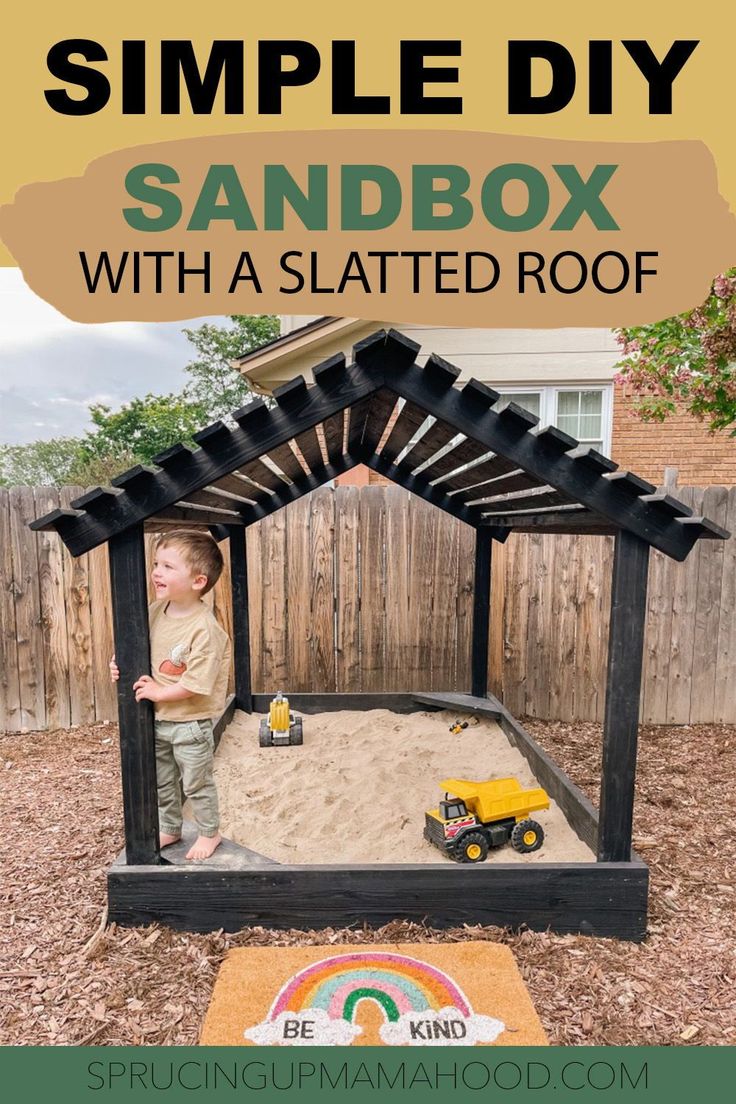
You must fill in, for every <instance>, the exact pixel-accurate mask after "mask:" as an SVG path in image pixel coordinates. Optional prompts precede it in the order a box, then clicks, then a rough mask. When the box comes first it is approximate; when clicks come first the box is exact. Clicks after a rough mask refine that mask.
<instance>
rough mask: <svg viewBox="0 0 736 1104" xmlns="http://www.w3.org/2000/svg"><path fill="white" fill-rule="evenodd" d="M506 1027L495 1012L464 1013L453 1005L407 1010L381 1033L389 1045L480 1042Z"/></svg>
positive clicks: (439, 1044) (387, 1024) (449, 1044)
mask: <svg viewBox="0 0 736 1104" xmlns="http://www.w3.org/2000/svg"><path fill="white" fill-rule="evenodd" d="M505 1030H506V1025H505V1024H504V1023H502V1022H501V1021H500V1020H496V1019H494V1018H493V1016H483V1015H480V1014H478V1013H475V1012H471V1014H470V1015H469V1016H464V1015H463V1014H462V1012H459V1011H458V1009H457V1008H451V1007H450V1008H440V1009H439V1011H437V1012H433V1011H431V1010H429V1009H427V1011H426V1012H404V1013H403V1014H402V1015H401V1016H399V1018H398V1020H396V1021H395V1022H394V1023H385V1024H383V1025H382V1026H381V1031H380V1035H381V1039H382V1040H383V1042H384V1043H385V1044H386V1046H476V1045H477V1044H478V1043H492V1042H494V1041H495V1040H496V1039H497V1038H498V1036H499V1035H500V1034H501V1032H502V1031H505Z"/></svg>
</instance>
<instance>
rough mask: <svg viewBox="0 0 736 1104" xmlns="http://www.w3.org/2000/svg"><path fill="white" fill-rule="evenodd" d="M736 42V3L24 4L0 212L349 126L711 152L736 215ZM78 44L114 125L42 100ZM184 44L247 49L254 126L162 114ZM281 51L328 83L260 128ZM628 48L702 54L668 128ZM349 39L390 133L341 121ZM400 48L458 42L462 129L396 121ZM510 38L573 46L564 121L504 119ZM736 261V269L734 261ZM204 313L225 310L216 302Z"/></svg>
mask: <svg viewBox="0 0 736 1104" xmlns="http://www.w3.org/2000/svg"><path fill="white" fill-rule="evenodd" d="M735 30H736V11H735V10H734V9H733V8H732V7H731V6H730V5H697V6H696V5H693V4H692V3H683V2H682V0H670V2H665V0H649V2H648V3H647V4H641V2H640V0H621V2H619V3H618V4H617V5H615V6H613V5H606V6H603V5H601V6H597V7H596V6H591V5H590V4H589V3H587V2H574V3H571V2H561V3H556V4H554V5H551V4H549V3H548V2H547V0H544V2H543V0H528V2H527V3H526V4H524V5H523V6H520V5H510V4H508V3H503V4H501V3H484V4H469V5H464V6H461V7H458V6H457V5H454V6H450V5H447V4H446V3H436V2H433V0H421V2H420V0H405V3H403V4H402V5H397V4H396V3H395V0H372V2H371V4H370V5H369V6H366V7H357V8H356V7H346V6H345V5H344V4H342V3H338V2H336V0H321V2H320V3H318V4H313V5H306V4H304V3H303V0H299V2H296V0H280V3H279V4H278V5H270V6H263V7H257V6H255V5H252V6H248V7H247V8H244V6H243V5H242V3H241V2H240V0H221V2H220V3H219V4H218V5H217V6H216V8H215V9H212V8H211V7H208V6H201V5H196V6H195V5H183V4H181V2H180V0H177V3H174V2H173V0H161V2H160V3H158V4H155V5H152V4H150V2H148V0H147V2H145V3H143V2H142V0H128V2H127V3H126V4H125V5H105V6H103V5H99V4H97V3H91V2H89V0H87V2H80V0H68V2H67V3H65V4H64V5H63V6H62V5H58V6H57V5H50V4H48V5H43V6H39V5H33V6H30V5H26V6H17V7H14V8H13V10H12V11H11V12H10V13H5V15H4V35H3V41H2V45H0V50H2V65H0V97H1V99H0V102H1V103H2V104H3V116H4V118H3V130H4V135H5V157H4V158H3V159H2V161H0V202H4V203H7V202H10V201H12V199H13V197H14V195H15V193H16V191H17V190H18V189H19V188H20V187H21V186H22V185H24V184H28V183H30V182H33V181H44V180H46V181H50V180H55V179H59V178H65V177H75V176H81V174H82V173H83V172H84V170H85V168H86V166H87V165H88V164H89V163H90V162H91V161H92V160H94V159H95V158H96V157H99V156H100V155H102V154H104V153H106V152H109V151H113V150H119V149H122V148H126V147H131V146H135V145H137V144H140V143H145V142H158V141H163V140H167V139H176V138H184V137H192V136H198V135H215V134H228V133H231V132H232V131H233V130H234V129H240V130H247V131H252V132H265V131H280V130H302V129H307V128H310V129H326V130H329V129H335V128H336V127H345V128H354V129H358V130H362V131H365V130H371V129H374V128H377V127H390V128H391V129H394V130H399V131H401V130H417V129H422V130H430V131H432V130H436V129H450V130H454V131H457V132H463V131H487V132H496V133H505V134H509V135H514V134H515V135H529V136H544V137H548V138H557V139H578V140H595V141H605V142H609V141H618V142H621V141H635V142H640V141H662V140H677V139H700V140H702V141H703V142H704V143H705V144H706V145H707V146H708V148H709V149H710V150H711V152H712V154H713V157H714V159H715V165H716V170H717V174H718V187H719V190H720V193H721V195H722V196H723V197H724V198H725V200H726V202H727V203H729V204H730V206H731V208H732V209H734V208H736V143H734V141H733V121H732V112H731V106H730V104H731V96H730V94H729V91H728V84H729V74H730V73H731V71H732V56H731V55H732V44H733V39H734V33H733V32H734V31H735ZM72 36H80V37H87V38H92V39H95V40H97V41H99V42H101V43H103V44H104V46H105V47H106V49H107V50H108V54H109V61H108V62H107V63H106V65H105V66H104V68H105V70H106V72H107V74H108V76H109V77H110V80H111V82H112V85H113V96H112V99H111V101H110V103H109V104H108V106H107V107H106V108H105V109H104V110H103V111H102V112H100V113H99V114H97V115H94V116H90V117H82V118H67V117H63V116H60V115H58V114H56V113H55V112H53V111H51V110H50V109H49V107H48V105H47V104H46V102H45V99H44V97H43V90H44V89H45V88H48V87H51V86H54V85H55V84H58V82H57V81H55V80H54V79H53V78H50V76H49V74H48V72H47V70H46V60H45V59H46V52H47V50H48V48H49V47H50V46H51V45H52V44H53V43H54V42H56V41H58V40H60V39H62V38H67V37H72ZM172 37H174V38H190V39H192V41H193V42H194V45H195V47H196V48H197V49H198V50H199V51H201V56H202V57H205V56H206V54H207V50H208V48H209V44H210V43H211V41H212V39H213V38H217V37H220V38H242V39H244V41H245V43H246V55H245V56H246V81H245V83H246V115H245V116H244V118H243V119H242V120H240V119H234V118H233V117H228V116H225V115H224V114H223V113H222V110H221V105H220V104H218V107H217V109H216V111H215V113H214V114H213V115H211V116H192V115H187V114H184V115H182V116H179V117H172V116H161V115H160V114H159V113H158V111H157V106H156V104H157V94H156V83H157V77H158V66H157V57H156V49H155V46H156V44H157V43H158V41H159V40H160V39H161V38H172ZM279 37H294V38H304V39H307V40H309V41H311V42H314V43H315V44H316V45H317V46H318V47H319V48H320V49H321V50H322V54H323V58H324V62H323V69H322V73H321V74H320V76H319V78H318V79H317V81H316V82H315V83H314V84H313V85H311V86H309V87H307V88H300V89H290V90H286V92H285V96H284V113H283V114H282V115H281V116H279V117H259V116H258V115H257V114H255V88H256V72H255V46H256V43H257V40H258V39H259V38H279ZM626 37H635V38H645V39H647V40H648V41H649V42H650V44H651V46H652V48H653V49H654V50H655V52H656V53H657V54H658V56H662V55H663V54H664V52H665V51H666V50H667V48H668V47H669V45H670V44H671V42H672V41H673V39H675V38H697V39H699V40H700V45H699V46H698V48H697V49H696V50H695V52H694V54H693V55H692V56H691V58H690V59H689V61H688V62H687V64H686V66H685V68H684V69H683V70H682V72H681V74H680V75H679V77H678V78H677V80H676V82H675V87H674V110H673V114H672V115H671V116H649V115H648V113H647V89H646V85H645V82H644V80H643V78H642V77H641V75H640V74H639V73H638V71H637V70H636V68H635V66H634V65H633V63H632V62H631V60H630V59H629V58H628V55H626V53H625V51H624V50H623V47H621V46H620V45H619V41H620V39H621V38H626ZM123 38H128V39H145V40H146V41H147V42H148V43H149V47H150V49H149V61H150V66H149V74H148V76H149V92H150V94H149V106H148V113H147V114H146V115H145V116H127V117H123V116H122V115H121V114H120V82H119V73H120V46H119V44H120V41H121V40H122V39H123ZM341 38H347V39H355V40H357V44H358V85H359V87H358V90H359V92H362V93H365V94H370V93H373V94H390V95H391V97H392V114H391V115H390V116H388V117H386V118H380V119H378V118H375V117H370V116H368V117H365V116H341V117H339V118H336V117H335V116H333V115H332V113H331V104H330V83H329V75H330V66H329V43H330V42H331V41H332V40H333V39H341ZM402 38H427V39H433V38H453V39H455V38H459V39H461V40H462V43H463V47H462V57H461V58H460V59H458V60H457V61H455V60H450V59H445V60H442V61H439V62H438V64H440V65H449V64H458V65H459V67H460V83H459V90H460V92H461V93H462V96H463V101H464V106H463V114H462V115H461V116H440V115H427V116H423V117H416V116H407V117H402V116H401V115H399V114H398V102H397V101H398V84H399V73H398V56H399V42H400V40H401V39H402ZM510 38H551V39H555V40H557V41H559V42H562V43H564V44H565V45H566V46H567V47H568V49H569V50H570V51H571V52H572V53H573V55H574V56H575V58H576V61H577V63H578V76H579V90H578V94H577V95H576V97H575V98H574V100H573V102H572V103H571V104H570V105H569V106H568V107H567V108H565V109H564V111H562V112H560V113H557V114H555V115H544V116H534V117H532V116H513V117H510V116H508V115H507V114H506V79H507V73H506V49H507V46H506V44H507V41H508V39H510ZM605 38H607V39H612V40H613V41H614V58H613V69H614V101H613V102H614V113H613V114H612V115H611V116H592V117H591V116H589V115H588V113H587V98H586V84H587V61H586V51H587V43H588V41H589V40H590V39H605ZM427 91H428V92H429V93H446V94H447V93H452V94H454V93H455V92H456V91H457V90H456V89H455V88H452V87H448V86H436V87H434V86H429V87H428V89H427ZM538 91H543V89H542V88H539V89H538ZM663 148H664V147H663ZM435 152H436V151H435ZM523 159H524V160H529V159H530V158H529V157H525V158H523ZM604 160H610V158H604ZM686 168H687V166H686V165H680V166H679V167H678V169H677V172H676V174H675V176H674V178H673V179H674V182H675V183H676V182H677V179H678V175H679V173H681V172H682V171H683V169H686ZM671 183H672V179H670V178H667V177H665V176H664V175H663V174H662V175H660V176H659V178H658V184H659V188H660V192H661V196H662V199H663V201H664V200H666V199H667V198H668V195H669V192H670V186H671ZM101 199H104V202H105V203H106V202H107V199H108V197H106V196H105V197H101V196H98V197H97V202H100V200H101ZM701 214H702V212H698V211H693V210H692V209H686V208H683V209H680V210H679V211H678V212H677V215H676V218H675V219H674V220H673V221H672V222H671V224H670V227H669V235H670V239H671V241H672V244H673V245H676V241H675V239H677V238H678V237H679V236H680V235H681V233H682V232H683V230H687V228H688V227H689V226H690V224H691V223H692V222H693V220H694V219H698V218H699V217H700V216H701ZM46 244H47V246H48V248H49V250H51V249H52V248H55V237H54V236H53V235H52V237H51V238H50V239H48V240H47V242H46ZM98 244H99V243H98ZM733 260H734V258H733V256H731V257H729V258H728V259H727V261H725V262H723V263H733ZM13 263H16V262H15V260H14V258H13V257H12V255H11V254H10V252H9V251H7V250H5V249H4V248H3V247H2V246H0V264H13ZM710 275H712V272H711V273H708V274H707V275H706V273H705V272H703V273H701V274H700V280H699V290H698V292H697V294H695V296H694V297H693V298H692V299H691V300H690V302H694V301H697V299H698V298H700V296H701V294H702V292H704V290H705V286H706V283H707V279H708V278H709V276H710ZM453 298H457V297H453ZM574 298H575V299H577V298H578V297H574ZM539 302H540V301H538V303H539ZM619 305H620V299H619V297H618V296H611V297H608V299H607V319H608V321H609V323H611V324H613V323H616V322H619V321H621V319H620V317H619V313H618V312H619ZM392 308H393V303H392ZM207 309H208V311H209V310H211V309H213V307H212V304H211V303H209V304H208V308H207ZM263 309H265V308H263ZM294 309H297V310H300V311H301V310H304V311H307V310H312V309H313V308H312V307H311V306H308V305H307V304H306V303H302V302H301V300H297V299H296V297H294V298H292V299H291V301H290V304H289V310H290V311H292V310H294ZM332 309H335V308H334V307H333V308H332ZM343 309H347V308H345V307H343ZM673 309H676V307H674V306H673ZM534 310H535V312H536V307H535V308H534ZM486 324H492V323H491V322H490V321H489V322H487V323H486ZM526 324H527V325H529V324H531V325H535V324H536V325H541V324H544V323H543V322H542V321H538V320H537V318H536V317H535V318H527V320H526Z"/></svg>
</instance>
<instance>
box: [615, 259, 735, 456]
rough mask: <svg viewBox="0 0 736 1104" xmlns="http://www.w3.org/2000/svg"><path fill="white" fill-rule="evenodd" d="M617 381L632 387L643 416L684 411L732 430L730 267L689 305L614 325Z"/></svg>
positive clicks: (732, 304) (713, 425) (711, 425)
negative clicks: (653, 318)
mask: <svg viewBox="0 0 736 1104" xmlns="http://www.w3.org/2000/svg"><path fill="white" fill-rule="evenodd" d="M616 339H617V341H618V343H619V345H620V346H621V352H622V354H623V356H622V359H621V360H620V361H619V362H618V364H617V365H616V367H617V368H618V373H617V375H616V376H615V377H614V378H615V380H616V382H617V383H621V384H624V385H626V387H627V388H628V389H629V390H630V391H631V392H632V393H633V396H634V400H635V409H636V412H637V414H638V415H639V417H641V418H643V419H644V421H657V422H663V421H664V420H665V418H667V417H668V415H670V414H674V413H675V412H676V411H687V412H689V413H691V414H694V415H695V416H696V417H697V418H700V419H701V420H702V421H706V422H707V423H708V426H709V428H710V429H711V431H713V432H714V431H715V430H718V429H727V428H729V427H730V429H731V435H732V436H736V268H731V269H729V270H728V271H727V272H724V273H721V275H720V276H716V278H715V280H714V281H713V284H712V286H711V290H710V294H709V295H708V298H707V299H706V300H705V302H704V303H703V304H702V305H701V306H699V307H696V308H695V309H694V310H690V311H686V312H685V313H684V314H678V315H676V316H675V317H674V318H665V319H663V320H662V321H661V322H653V323H650V324H649V325H646V326H632V327H630V328H628V329H620V330H617V331H616Z"/></svg>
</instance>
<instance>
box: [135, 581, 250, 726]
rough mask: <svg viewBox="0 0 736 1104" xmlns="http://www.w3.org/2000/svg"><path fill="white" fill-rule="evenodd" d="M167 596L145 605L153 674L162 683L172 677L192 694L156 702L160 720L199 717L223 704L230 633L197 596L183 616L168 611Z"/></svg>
mask: <svg viewBox="0 0 736 1104" xmlns="http://www.w3.org/2000/svg"><path fill="white" fill-rule="evenodd" d="M167 606H168V602H165V601H161V602H153V603H152V604H151V606H150V607H149V610H148V616H149V624H150V630H151V674H152V676H153V679H154V681H155V682H157V683H159V685H160V686H171V685H172V684H174V683H176V684H178V685H180V686H183V687H184V688H185V689H186V690H190V691H191V692H192V694H193V697H190V698H184V699H183V700H182V701H170V702H168V701H167V702H156V703H155V710H156V719H157V720H159V721H203V720H206V719H207V718H209V717H217V716H219V715H220V713H222V711H223V709H224V708H225V699H226V696H227V680H228V674H229V672H230V639H229V637H228V635H227V633H226V632H225V631H224V629H222V628H221V627H220V625H218V623H217V621H216V620H215V618H214V616H213V615H212V613H211V611H210V609H209V607H208V606H206V605H205V604H204V602H199V603H198V604H197V606H196V607H195V608H194V610H193V611H192V612H191V613H190V614H189V615H188V616H187V617H168V616H167V614H166V607H167Z"/></svg>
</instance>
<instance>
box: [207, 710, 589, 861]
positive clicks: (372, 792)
mask: <svg viewBox="0 0 736 1104" xmlns="http://www.w3.org/2000/svg"><path fill="white" fill-rule="evenodd" d="M456 719H457V715H456V714H454V713H449V712H437V713H432V712H421V713H409V714H398V713H392V712H390V711H389V710H386V709H373V710H368V711H365V712H360V711H347V710H344V711H342V712H337V713H320V714H312V715H308V714H307V715H304V744H303V745H302V746H301V747H288V746H285V747H276V748H260V747H259V746H258V723H259V720H260V717H259V716H258V715H256V714H253V715H250V716H249V715H248V714H245V713H241V712H238V713H236V715H235V717H234V718H233V721H232V723H231V724H230V725H229V727H228V729H227V731H226V732H225V733H224V735H223V737H222V740H221V742H220V746H219V749H218V751H217V755H216V757H215V781H216V783H217V789H218V793H219V797H220V814H221V830H222V832H223V834H224V835H225V836H228V837H229V838H230V839H232V840H234V841H235V842H236V843H239V844H242V845H243V846H245V847H249V848H251V849H252V850H254V851H258V852H260V853H261V854H263V855H267V856H269V857H270V858H272V859H275V860H276V861H277V862H280V863H297V864H301V863H304V864H310V863H437V862H451V861H452V860H451V859H448V858H446V857H445V856H444V855H442V853H441V852H440V851H438V850H437V848H435V847H433V846H432V845H431V844H429V843H427V841H426V840H425V839H424V838H423V835H422V832H423V829H424V813H425V810H427V809H433V808H436V807H437V802H438V800H439V799H440V798H441V797H442V796H443V794H442V792H441V790H440V786H439V783H440V781H441V780H442V779H444V778H452V777H454V778H468V779H475V780H485V779H489V778H507V777H514V778H518V780H519V782H520V783H521V784H522V785H523V786H524V787H533V786H537V785H538V784H539V783H538V782H537V780H536V779H535V778H534V776H533V775H532V773H531V771H530V769H529V766H528V764H527V762H526V760H525V759H524V758H523V756H522V755H521V754H520V752H518V751H517V750H516V748H514V747H512V746H511V745H510V744H509V742H508V740H507V738H506V736H505V735H504V734H503V732H502V731H501V729H500V728H499V727H498V725H497V724H495V723H494V722H493V721H489V720H484V719H481V720H479V722H478V724H477V725H474V726H472V727H469V728H467V729H465V730H464V731H463V732H462V733H461V734H460V735H458V736H453V735H452V734H451V733H450V732H449V731H448V728H449V725H450V724H451V722H452V721H454V720H456ZM533 815H534V818H535V820H538V821H539V823H540V824H541V825H542V827H543V828H544V832H545V840H544V844H543V846H542V847H541V848H540V850H539V851H536V852H534V853H533V854H531V855H520V854H518V852H516V851H515V850H514V849H513V848H512V847H511V846H510V845H507V846H504V847H500V848H497V849H494V850H491V852H490V853H489V856H488V859H487V862H502V863H508V862H521V863H540V862H541V863H544V862H592V861H594V860H595V856H594V855H593V853H592V851H591V850H590V849H589V848H588V847H587V845H586V844H584V843H583V842H582V840H580V839H579V838H578V836H577V835H576V834H575V833H574V832H573V830H572V828H571V827H570V825H569V824H568V822H567V820H566V819H565V817H564V815H563V813H562V811H561V810H560V809H559V808H558V806H557V805H556V804H555V803H554V802H552V804H551V806H550V808H549V809H548V810H546V811H542V812H538V813H534V814H533Z"/></svg>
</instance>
